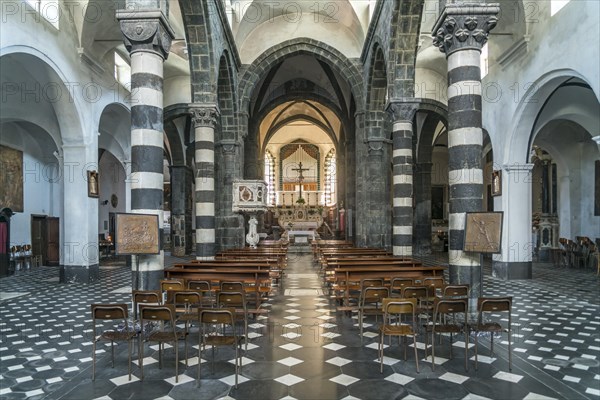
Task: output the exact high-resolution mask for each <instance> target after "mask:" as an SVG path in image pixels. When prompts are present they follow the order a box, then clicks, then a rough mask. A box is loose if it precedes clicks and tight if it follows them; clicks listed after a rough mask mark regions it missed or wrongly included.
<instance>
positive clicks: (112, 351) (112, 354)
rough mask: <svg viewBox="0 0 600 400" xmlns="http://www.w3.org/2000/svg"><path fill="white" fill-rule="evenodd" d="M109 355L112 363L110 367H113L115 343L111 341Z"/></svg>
mask: <svg viewBox="0 0 600 400" xmlns="http://www.w3.org/2000/svg"><path fill="white" fill-rule="evenodd" d="M110 355H111V357H112V359H111V362H112V367H111V368H114V367H115V342H113V341H112V340H111V341H110Z"/></svg>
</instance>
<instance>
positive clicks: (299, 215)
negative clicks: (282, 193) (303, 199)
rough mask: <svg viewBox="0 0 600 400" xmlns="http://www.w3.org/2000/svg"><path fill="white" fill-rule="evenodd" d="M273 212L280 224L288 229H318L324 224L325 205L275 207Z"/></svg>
mask: <svg viewBox="0 0 600 400" xmlns="http://www.w3.org/2000/svg"><path fill="white" fill-rule="evenodd" d="M273 212H274V214H275V217H276V218H277V221H278V223H279V226H281V228H283V229H284V230H286V231H307V232H308V231H316V230H317V229H319V228H320V227H321V225H323V216H324V215H326V214H325V213H326V212H327V211H326V210H325V208H324V207H320V206H307V205H304V204H300V205H296V206H294V207H275V208H273Z"/></svg>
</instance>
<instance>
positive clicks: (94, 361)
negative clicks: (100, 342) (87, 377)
mask: <svg viewBox="0 0 600 400" xmlns="http://www.w3.org/2000/svg"><path fill="white" fill-rule="evenodd" d="M92 380H93V381H94V380H96V338H94V341H93V342H92Z"/></svg>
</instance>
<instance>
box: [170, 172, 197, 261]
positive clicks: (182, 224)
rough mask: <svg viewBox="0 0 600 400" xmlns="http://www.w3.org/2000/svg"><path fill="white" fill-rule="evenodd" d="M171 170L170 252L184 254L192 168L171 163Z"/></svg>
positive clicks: (188, 235)
mask: <svg viewBox="0 0 600 400" xmlns="http://www.w3.org/2000/svg"><path fill="white" fill-rule="evenodd" d="M169 169H170V171H171V243H172V250H171V253H172V254H173V255H174V256H177V257H182V256H184V255H185V254H186V252H185V250H186V247H187V241H188V240H189V239H191V230H192V208H191V205H192V185H191V181H192V170H191V169H190V168H189V167H188V166H187V165H172V166H171V167H169Z"/></svg>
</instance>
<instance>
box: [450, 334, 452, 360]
mask: <svg viewBox="0 0 600 400" xmlns="http://www.w3.org/2000/svg"><path fill="white" fill-rule="evenodd" d="M450 359H452V332H450Z"/></svg>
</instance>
